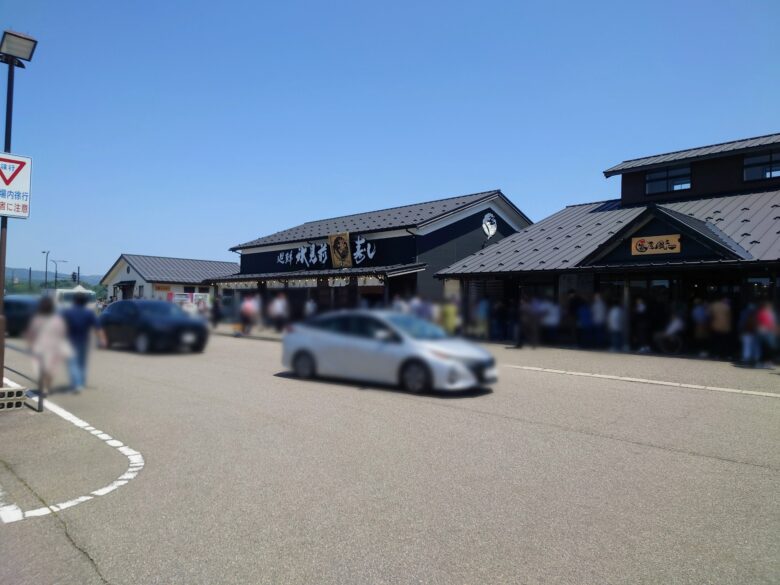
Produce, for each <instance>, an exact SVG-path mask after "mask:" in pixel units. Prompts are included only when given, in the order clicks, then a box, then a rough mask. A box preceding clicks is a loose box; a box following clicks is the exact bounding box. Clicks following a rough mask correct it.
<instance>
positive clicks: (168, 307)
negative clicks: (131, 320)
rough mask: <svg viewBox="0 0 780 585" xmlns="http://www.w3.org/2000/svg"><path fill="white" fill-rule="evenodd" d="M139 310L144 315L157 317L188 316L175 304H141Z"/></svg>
mask: <svg viewBox="0 0 780 585" xmlns="http://www.w3.org/2000/svg"><path fill="white" fill-rule="evenodd" d="M138 308H139V309H140V310H141V313H143V314H144V315H153V316H155V317H186V316H187V313H185V312H184V310H183V309H182V308H181V307H180V306H179V305H175V304H173V303H164V302H163V303H140V304H139V305H138Z"/></svg>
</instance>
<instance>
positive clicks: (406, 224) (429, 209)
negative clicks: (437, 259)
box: [231, 189, 531, 251]
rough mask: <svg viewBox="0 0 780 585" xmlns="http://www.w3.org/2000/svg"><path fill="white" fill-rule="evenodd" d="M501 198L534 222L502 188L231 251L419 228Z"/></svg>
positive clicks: (325, 222)
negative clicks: (348, 234)
mask: <svg viewBox="0 0 780 585" xmlns="http://www.w3.org/2000/svg"><path fill="white" fill-rule="evenodd" d="M498 198H500V199H502V200H503V201H504V202H506V203H507V204H509V206H510V207H511V208H512V209H513V210H515V211H516V212H517V213H518V214H519V215H520V216H521V217H522V218H523V219H525V220H526V221H527V222H528V223H531V220H529V219H528V218H527V217H526V216H525V215H524V214H523V213H522V212H521V211H520V210H519V209H517V208H516V207H515V206H514V205H513V204H512V202H511V201H509V199H507V198H506V196H505V195H504V194H503V193H502V192H501V191H500V190H499V189H495V190H493V191H483V192H481V193H472V194H471V195H459V196H457V197H449V198H447V199H437V200H435V201H426V202H425V203H415V204H413V205H402V206H400V207H391V208H389V209H381V210H379V211H368V212H365V213H356V214H354V215H342V216H340V217H332V218H330V219H321V220H317V221H308V222H306V223H303V224H301V225H298V226H295V227H293V228H289V229H286V230H282V231H279V232H276V233H274V234H271V235H268V236H263V237H261V238H257V239H256V240H252V241H250V242H245V243H243V244H239V245H237V246H234V247H233V248H231V251H236V250H241V249H244V248H254V247H256V246H267V245H272V244H284V243H288V242H305V241H310V240H315V239H319V238H324V237H327V236H328V235H330V234H337V233H341V232H359V233H370V232H378V231H385V230H394V229H404V228H419V227H423V226H425V225H427V224H429V223H431V222H433V221H436V220H438V219H441V218H443V217H446V216H448V215H450V214H452V213H456V212H459V211H461V210H463V209H468V208H469V207H474V206H476V205H479V204H480V203H483V202H485V201H490V200H492V199H498Z"/></svg>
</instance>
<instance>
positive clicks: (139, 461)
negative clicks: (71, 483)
mask: <svg viewBox="0 0 780 585" xmlns="http://www.w3.org/2000/svg"><path fill="white" fill-rule="evenodd" d="M3 383H4V384H5V385H6V386H8V387H12V388H21V386H19V385H18V384H16V383H15V382H13V381H11V380H9V379H8V378H5V379H4V380H3ZM30 400H32V402H35V403H37V402H38V399H37V398H31V399H30ZM46 408H47V409H48V410H49V411H50V412H52V413H54V414H56V415H57V416H59V417H60V418H64V419H65V420H66V421H68V422H69V423H72V424H74V425H75V426H77V427H78V428H80V429H83V430H85V431H87V432H88V433H90V434H92V435H94V436H95V437H97V438H98V439H100V440H101V441H103V442H104V443H105V444H106V445H108V446H110V447H113V448H114V449H116V450H117V451H119V452H120V453H121V454H122V455H124V456H125V457H127V460H128V461H129V465H128V467H127V470H126V471H125V472H124V473H123V474H122V475H120V476H119V477H118V478H117V479H115V480H114V481H112V482H111V483H110V484H108V485H107V486H104V487H102V488H100V489H96V490H94V491H93V492H90V493H89V495H85V496H80V497H78V498H73V499H72V500H68V501H67V502H61V503H59V504H53V505H51V506H44V507H43V508H35V509H34V510H27V511H22V509H21V508H19V506H17V505H15V504H5V503H4V497H5V494H4V492H3V490H2V487H0V521H2V522H3V523H4V524H10V523H11V522H17V521H19V520H23V519H26V518H36V517H38V516H46V515H47V514H51V513H52V512H59V511H60V510H65V509H66V508H72V507H73V506H77V505H79V504H81V503H84V502H88V501H89V500H92V499H94V498H95V497H99V496H105V495H106V494H109V493H111V492H113V491H114V490H115V489H117V488H120V487H122V486H123V485H126V484H127V483H128V482H129V481H130V480H132V479H134V478H135V477H136V476H137V475H138V474H139V473H140V472H141V470H142V469H143V468H144V458H143V455H141V454H140V453H139V452H138V451H136V450H134V449H131V448H130V447H128V446H127V445H125V444H124V443H122V441H119V440H117V439H115V438H113V437H112V436H110V435H108V434H106V433H104V432H103V431H100V430H98V429H96V428H95V427H93V426H91V425H90V424H89V423H87V422H86V421H83V420H81V419H80V418H78V417H77V416H76V415H74V414H72V413H70V412H68V411H67V410H65V409H64V408H62V407H61V406H58V405H56V404H54V403H53V402H52V401H51V400H46Z"/></svg>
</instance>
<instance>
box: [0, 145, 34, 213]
mask: <svg viewBox="0 0 780 585" xmlns="http://www.w3.org/2000/svg"><path fill="white" fill-rule="evenodd" d="M31 168H32V159H31V158H29V157H26V156H18V155H16V154H10V153H3V154H2V156H0V216H6V217H19V218H22V219H26V218H28V217H30V171H31Z"/></svg>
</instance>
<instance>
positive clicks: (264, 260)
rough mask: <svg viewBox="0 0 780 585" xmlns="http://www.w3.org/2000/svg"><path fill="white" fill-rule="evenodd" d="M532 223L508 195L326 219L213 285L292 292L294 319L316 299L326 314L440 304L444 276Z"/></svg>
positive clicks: (248, 247) (254, 250)
mask: <svg viewBox="0 0 780 585" xmlns="http://www.w3.org/2000/svg"><path fill="white" fill-rule="evenodd" d="M530 224H531V220H530V219H528V217H526V215H525V214H524V213H523V212H522V211H520V210H519V209H518V208H517V207H515V205H514V204H513V203H512V202H511V201H510V200H509V199H508V198H507V197H506V196H505V195H504V194H503V193H502V192H501V191H500V190H492V191H484V192H480V193H473V194H470V195H460V196H456V197H449V198H446V199H437V200H434V201H427V202H424V203H417V204H414V205H403V206H400V207H392V208H389V209H381V210H378V211H369V212H363V213H356V214H353V215H345V216H341V217H334V218H330V219H321V220H317V221H310V222H306V223H303V224H300V225H298V226H295V227H292V228H289V229H285V230H282V231H279V232H276V233H273V234H269V235H265V236H262V237H259V238H256V239H254V240H251V241H247V242H244V243H242V244H238V245H236V246H234V247H233V248H231V250H232V251H235V252H237V253H239V254H240V256H241V261H240V270H236V271H235V273H234V274H232V275H230V276H225V277H221V278H212V279H211V280H210V281H209V282H211V283H212V284H214V285H217V286H219V287H220V288H223V289H231V288H232V289H236V288H239V289H240V288H244V289H252V290H259V291H260V292H261V294H263V295H264V296H266V297H267V296H269V295H272V294H273V292H274V291H279V290H285V291H286V294H287V296H288V297H289V298H290V302H291V306H292V308H293V313H294V315H293V316H297V314H299V313H300V310H301V309H302V306H303V304H304V302H305V300H306V299H308V298H313V299H314V300H315V301H316V302H317V305H318V306H319V307H320V308H321V309H325V308H335V307H344V306H350V305H355V304H356V303H358V302H359V301H360V300H361V299H362V300H363V301H365V302H367V303H369V304H375V303H383V302H387V301H388V299H390V298H392V297H394V296H395V295H403V296H410V295H413V294H418V295H421V296H425V297H427V298H429V299H432V300H440V299H441V298H442V297H443V296H444V294H445V290H444V283H443V282H442V281H440V280H438V279H436V278H434V276H433V275H434V273H435V272H436V271H437V270H440V269H442V268H444V267H446V266H448V265H449V264H451V263H452V262H454V261H455V260H457V259H459V258H462V257H464V256H468V255H469V254H471V253H472V252H475V251H477V250H480V249H482V248H483V247H484V246H486V245H488V244H490V243H492V242H496V241H499V240H501V239H502V238H504V237H506V236H510V235H512V234H515V233H516V232H517V231H519V230H522V229H524V228H525V227H527V226H528V225H530Z"/></svg>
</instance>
